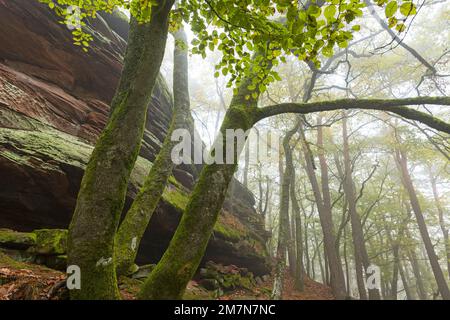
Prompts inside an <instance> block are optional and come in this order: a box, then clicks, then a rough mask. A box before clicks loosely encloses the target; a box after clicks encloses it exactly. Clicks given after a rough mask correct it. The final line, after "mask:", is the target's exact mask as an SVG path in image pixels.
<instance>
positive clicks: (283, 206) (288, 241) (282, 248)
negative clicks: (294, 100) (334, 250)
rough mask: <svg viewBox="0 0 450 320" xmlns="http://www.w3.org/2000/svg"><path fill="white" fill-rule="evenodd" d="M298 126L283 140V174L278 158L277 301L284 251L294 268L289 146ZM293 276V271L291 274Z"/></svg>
mask: <svg viewBox="0 0 450 320" xmlns="http://www.w3.org/2000/svg"><path fill="white" fill-rule="evenodd" d="M297 130H298V125H296V126H295V127H294V128H293V129H291V130H289V131H288V132H287V133H286V135H285V137H284V138H283V150H284V154H285V159H286V161H285V162H286V165H285V170H284V172H283V159H282V157H281V156H280V163H279V167H280V170H279V171H280V177H282V178H281V191H280V220H279V221H280V222H279V229H278V247H277V258H276V266H275V279H274V285H273V291H272V298H273V299H275V300H279V299H281V297H282V294H283V282H284V272H285V269H286V250H287V251H288V258H289V266H290V269H291V271H292V269H293V268H295V262H296V259H295V252H294V248H293V241H292V238H291V230H290V226H289V193H290V187H291V183H292V181H291V178H292V175H293V171H294V168H293V164H292V150H291V146H290V145H289V143H290V141H291V138H292V136H293V135H294V134H295V133H296V132H297ZM292 274H293V275H295V270H294V272H293V273H292Z"/></svg>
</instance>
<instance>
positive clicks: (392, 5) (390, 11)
mask: <svg viewBox="0 0 450 320" xmlns="http://www.w3.org/2000/svg"><path fill="white" fill-rule="evenodd" d="M397 9H398V4H397V1H391V2H389V3H388V4H387V6H386V8H385V9H384V13H385V14H386V18H390V17H392V16H393V15H394V14H395V13H396V12H397Z"/></svg>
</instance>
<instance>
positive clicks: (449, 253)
mask: <svg viewBox="0 0 450 320" xmlns="http://www.w3.org/2000/svg"><path fill="white" fill-rule="evenodd" d="M430 175H431V179H430V180H431V187H432V189H433V197H434V202H435V203H436V207H437V210H438V214H439V226H440V227H441V230H442V235H443V236H444V245H445V253H446V258H447V275H448V277H449V279H450V239H449V236H448V228H447V226H446V225H445V221H444V209H443V208H442V204H441V199H440V197H439V194H438V190H437V187H436V177H434V176H433V175H432V174H430Z"/></svg>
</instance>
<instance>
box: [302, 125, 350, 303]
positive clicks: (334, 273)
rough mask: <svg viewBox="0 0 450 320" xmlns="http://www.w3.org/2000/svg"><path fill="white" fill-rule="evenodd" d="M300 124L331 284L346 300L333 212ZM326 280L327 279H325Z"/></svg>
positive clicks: (334, 292) (335, 291) (336, 295)
mask: <svg viewBox="0 0 450 320" xmlns="http://www.w3.org/2000/svg"><path fill="white" fill-rule="evenodd" d="M299 123H300V135H301V136H300V139H301V143H302V149H303V154H304V157H305V163H306V172H307V175H308V178H309V181H310V183H311V187H312V190H313V194H314V198H315V200H316V205H317V209H318V211H319V218H320V223H321V226H322V231H323V239H324V248H325V254H326V255H327V258H328V262H329V266H330V274H331V276H330V280H331V281H330V283H331V288H332V290H333V294H334V295H335V297H336V299H345V295H346V294H345V279H344V272H343V270H342V264H341V261H340V259H339V254H338V252H337V251H336V249H335V243H336V237H335V235H334V230H333V219H332V216H331V211H329V210H326V208H325V207H324V204H323V200H322V195H321V192H320V189H319V183H318V182H317V177H316V174H315V172H314V164H313V162H312V161H313V160H312V159H313V156H312V153H311V151H310V149H309V146H308V142H307V141H306V138H305V133H304V130H303V124H302V123H301V122H299ZM325 280H326V279H325Z"/></svg>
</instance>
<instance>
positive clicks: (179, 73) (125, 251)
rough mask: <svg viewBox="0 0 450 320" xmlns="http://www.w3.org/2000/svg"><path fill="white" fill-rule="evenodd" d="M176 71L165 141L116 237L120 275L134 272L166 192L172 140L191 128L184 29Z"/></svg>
mask: <svg viewBox="0 0 450 320" xmlns="http://www.w3.org/2000/svg"><path fill="white" fill-rule="evenodd" d="M174 38H175V50H174V70H173V92H174V110H173V115H172V121H171V124H170V127H169V130H168V132H167V136H166V139H165V140H164V143H163V145H162V147H161V150H160V151H159V153H158V156H157V157H156V159H155V161H154V162H153V165H152V168H151V169H150V172H149V174H148V176H147V178H146V180H145V182H144V185H143V187H142V188H141V189H140V190H139V193H138V195H137V196H136V199H135V200H134V201H133V204H132V205H131V208H130V210H129V211H128V212H127V215H126V216H125V219H124V221H123V222H122V224H121V225H120V227H119V231H118V232H117V235H116V268H117V274H119V275H120V274H126V273H128V272H129V271H131V268H132V267H133V266H134V261H135V258H136V254H137V249H138V248H139V244H140V242H141V239H142V237H143V235H144V232H145V230H146V229H147V226H148V223H149V221H150V219H151V217H152V215H153V212H154V211H155V209H156V206H157V204H158V202H159V200H160V198H161V196H162V194H163V192H164V188H165V187H166V185H167V181H168V180H169V177H170V175H171V174H172V170H173V167H174V163H173V161H172V159H171V152H172V148H173V147H174V146H175V144H176V143H177V142H176V141H172V139H171V138H172V133H173V131H174V130H177V129H180V128H186V129H188V128H189V125H188V124H187V122H188V121H190V120H191V118H190V110H189V106H190V103H189V88H188V57H187V54H188V53H187V41H186V35H185V33H184V31H183V30H181V29H180V30H179V31H177V32H176V33H174Z"/></svg>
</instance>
